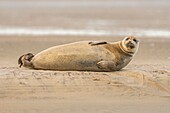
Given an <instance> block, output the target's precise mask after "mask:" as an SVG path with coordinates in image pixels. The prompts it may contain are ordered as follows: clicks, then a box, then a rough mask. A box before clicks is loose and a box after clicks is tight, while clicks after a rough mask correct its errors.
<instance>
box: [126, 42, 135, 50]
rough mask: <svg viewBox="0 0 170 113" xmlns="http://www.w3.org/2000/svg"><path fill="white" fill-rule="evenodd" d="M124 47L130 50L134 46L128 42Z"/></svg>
mask: <svg viewBox="0 0 170 113" xmlns="http://www.w3.org/2000/svg"><path fill="white" fill-rule="evenodd" d="M126 46H127V47H128V48H130V49H133V48H135V45H134V44H133V43H131V42H128V43H127V44H126Z"/></svg>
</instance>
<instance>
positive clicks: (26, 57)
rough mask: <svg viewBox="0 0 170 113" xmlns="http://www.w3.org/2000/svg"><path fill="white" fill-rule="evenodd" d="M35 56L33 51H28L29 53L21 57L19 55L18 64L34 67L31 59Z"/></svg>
mask: <svg viewBox="0 0 170 113" xmlns="http://www.w3.org/2000/svg"><path fill="white" fill-rule="evenodd" d="M33 57H34V55H33V54H32V53H27V54H24V55H22V56H21V57H19V59H18V64H19V67H22V66H24V67H30V68H31V67H33V65H32V63H31V60H32V58H33Z"/></svg>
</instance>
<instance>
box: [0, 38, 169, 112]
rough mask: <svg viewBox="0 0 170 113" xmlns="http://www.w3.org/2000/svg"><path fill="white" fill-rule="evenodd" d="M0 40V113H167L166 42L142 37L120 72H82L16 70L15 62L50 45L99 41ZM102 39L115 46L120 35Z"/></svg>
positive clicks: (167, 42) (55, 39) (167, 61)
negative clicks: (135, 50)
mask: <svg viewBox="0 0 170 113" xmlns="http://www.w3.org/2000/svg"><path fill="white" fill-rule="evenodd" d="M0 38H1V41H0V48H1V56H0V59H1V68H0V81H1V82H0V98H1V99H0V106H1V107H0V109H1V111H2V112H3V113H10V112H13V111H15V112H16V113H23V112H29V113H35V112H44V113H45V112H55V111H57V112H60V113H61V112H62V113H70V112H75V113H80V112H82V113H85V112H91V113H94V112H99V113H114V112H118V113H126V112H127V111H128V112H132V113H133V112H134V113H135V112H139V113H150V112H155V113H160V112H163V113H168V112H169V108H168V106H169V105H170V103H169V96H170V63H169V61H170V59H169V56H170V54H169V53H168V52H167V48H169V46H170V45H169V43H170V40H169V39H160V38H157V39H156V40H155V39H151V38H150V39H149V38H141V39H140V49H139V52H138V54H137V55H136V57H135V58H134V59H133V60H132V62H131V63H130V64H129V65H128V66H127V67H125V68H124V69H122V70H121V71H117V72H83V71H44V70H30V69H26V68H19V67H18V65H17V59H18V57H19V56H20V55H22V54H23V53H25V52H32V53H34V54H36V53H38V52H40V51H41V50H44V49H46V48H48V47H51V46H54V45H60V44H64V43H69V42H75V41H80V40H102V39H103V37H63V36H58V37H56V36H50V37H29V38H27V37H23V36H13V37H7V36H5V37H4V36H2V37H0ZM65 38H68V40H65ZM104 39H105V40H107V41H110V42H113V41H118V40H120V39H121V37H104ZM160 53H161V55H160ZM143 110H145V111H143Z"/></svg>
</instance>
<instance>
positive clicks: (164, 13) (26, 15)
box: [0, 0, 170, 66]
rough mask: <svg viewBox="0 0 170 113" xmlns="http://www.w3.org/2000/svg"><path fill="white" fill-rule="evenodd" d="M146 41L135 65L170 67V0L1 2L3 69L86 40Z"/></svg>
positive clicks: (10, 0)
mask: <svg viewBox="0 0 170 113" xmlns="http://www.w3.org/2000/svg"><path fill="white" fill-rule="evenodd" d="M128 35H134V36H136V37H137V38H139V39H140V48H139V51H138V53H137V56H136V57H135V59H134V60H133V61H132V62H131V63H130V64H139V63H141V64H146V63H147V64H163V65H164V64H168V65H170V63H169V62H170V52H167V50H168V49H169V48H170V0H0V66H17V59H18V58H19V57H20V56H21V55H22V54H24V53H27V52H31V53H33V54H36V53H38V52H40V51H42V50H44V49H46V48H49V47H51V46H56V45H60V44H65V43H70V42H75V41H83V40H106V41H110V42H114V41H119V40H121V39H122V38H124V37H125V36H128Z"/></svg>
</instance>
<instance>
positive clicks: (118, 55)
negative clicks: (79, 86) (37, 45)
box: [18, 36, 139, 71]
mask: <svg viewBox="0 0 170 113" xmlns="http://www.w3.org/2000/svg"><path fill="white" fill-rule="evenodd" d="M138 46H139V41H138V40H137V39H136V38H135V37H134V36H127V37H125V38H124V39H123V40H122V41H119V42H114V43H108V42H106V41H81V42H75V43H70V44H64V45H59V46H54V47H51V48H48V49H46V50H44V51H42V52H40V53H38V54H36V55H35V56H34V55H33V54H32V53H27V54H24V55H22V56H21V57H20V58H19V59H18V64H19V65H20V67H22V66H23V67H27V68H32V69H43V70H58V71H118V70H120V69H122V68H124V67H125V66H126V65H128V64H129V62H130V61H131V60H132V58H133V57H134V55H135V54H136V52H137V50H138Z"/></svg>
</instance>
